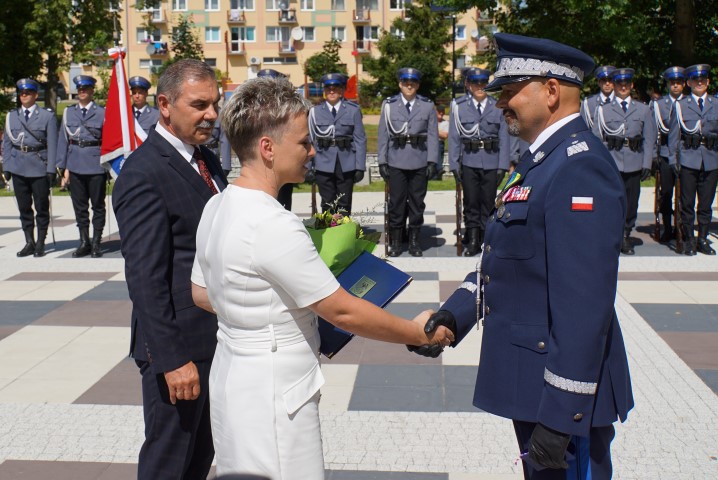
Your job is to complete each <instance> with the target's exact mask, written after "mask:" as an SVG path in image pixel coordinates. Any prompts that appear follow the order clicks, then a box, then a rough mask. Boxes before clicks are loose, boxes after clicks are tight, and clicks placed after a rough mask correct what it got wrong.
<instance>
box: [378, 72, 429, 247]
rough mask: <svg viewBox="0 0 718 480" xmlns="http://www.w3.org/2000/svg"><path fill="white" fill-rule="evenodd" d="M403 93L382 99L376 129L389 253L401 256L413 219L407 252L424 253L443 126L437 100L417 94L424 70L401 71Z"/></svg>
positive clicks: (399, 73) (400, 88) (399, 77)
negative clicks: (429, 191)
mask: <svg viewBox="0 0 718 480" xmlns="http://www.w3.org/2000/svg"><path fill="white" fill-rule="evenodd" d="M397 77H398V79H399V90H400V93H399V94H397V95H394V96H393V97H390V98H388V99H386V100H385V101H384V103H383V104H382V106H381V118H380V120H379V129H378V132H377V150H378V154H379V155H378V156H379V173H380V174H381V176H382V178H383V179H384V181H385V182H387V183H388V185H389V192H390V195H389V206H388V210H389V228H390V230H391V232H390V233H391V235H390V237H389V238H390V245H389V255H390V256H392V257H396V256H399V255H401V240H402V233H403V230H404V226H405V225H406V220H407V217H408V219H409V253H410V254H411V255H413V256H415V257H420V256H422V252H421V246H420V245H419V229H420V228H421V225H423V223H424V208H425V207H426V205H425V204H424V197H426V185H427V180H428V179H429V178H431V177H433V176H434V174H435V173H436V169H437V165H436V151H437V150H438V148H439V127H438V123H437V120H436V111H435V110H434V102H432V101H431V100H429V99H428V98H425V97H422V96H421V95H417V91H418V89H419V82H420V81H421V72H420V71H419V70H417V69H416V68H401V69H399V71H398V72H397Z"/></svg>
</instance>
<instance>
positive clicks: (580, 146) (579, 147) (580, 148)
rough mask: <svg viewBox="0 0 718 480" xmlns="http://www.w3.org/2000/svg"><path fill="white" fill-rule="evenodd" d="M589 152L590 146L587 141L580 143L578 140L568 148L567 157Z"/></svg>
mask: <svg viewBox="0 0 718 480" xmlns="http://www.w3.org/2000/svg"><path fill="white" fill-rule="evenodd" d="M587 151H588V144H587V143H586V142H585V141H583V142H579V141H577V140H574V141H573V142H572V143H571V145H569V146H568V147H566V155H567V156H569V157H570V156H572V155H576V154H577V153H581V152H587Z"/></svg>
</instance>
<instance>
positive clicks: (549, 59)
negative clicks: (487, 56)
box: [411, 33, 633, 480]
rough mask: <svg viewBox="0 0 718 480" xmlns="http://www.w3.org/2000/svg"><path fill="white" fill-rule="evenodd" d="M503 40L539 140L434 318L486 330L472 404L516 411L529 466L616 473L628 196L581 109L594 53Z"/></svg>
mask: <svg viewBox="0 0 718 480" xmlns="http://www.w3.org/2000/svg"><path fill="white" fill-rule="evenodd" d="M495 40H496V44H497V56H498V68H497V69H496V72H495V73H494V81H493V82H492V83H490V84H489V85H488V86H487V87H486V89H487V90H489V91H490V90H496V89H499V88H501V89H502V93H501V96H500V98H499V101H498V102H497V104H496V106H497V107H498V108H501V109H503V111H504V115H505V117H506V121H507V123H508V127H509V133H510V134H517V135H519V136H520V137H521V138H523V139H524V140H526V141H528V142H529V143H530V147H529V150H528V151H527V152H526V153H525V154H524V156H523V158H522V159H521V161H520V163H519V165H518V166H517V167H516V170H515V171H514V173H513V174H512V175H511V177H510V178H509V180H508V181H507V184H506V186H505V187H504V189H503V190H502V191H501V192H500V193H499V195H498V196H497V197H496V203H495V208H494V210H492V212H491V216H490V217H489V223H488V224H487V227H486V236H485V239H484V242H485V243H484V248H483V251H482V253H481V257H480V260H479V263H478V265H477V271H475V272H472V273H470V274H469V275H468V276H467V277H466V278H465V279H464V282H463V283H462V284H461V285H460V286H459V288H458V289H457V290H456V291H455V292H454V294H453V295H451V297H449V299H448V300H447V301H446V303H444V304H443V306H442V307H441V309H440V310H439V311H438V312H436V313H435V314H433V315H432V316H431V317H430V319H429V322H427V324H426V327H425V328H426V329H427V330H428V331H431V330H432V329H433V328H435V327H436V326H438V325H445V326H449V327H450V328H452V329H453V330H454V331H455V333H456V339H457V340H456V343H459V342H460V341H461V340H462V339H463V338H465V337H466V335H467V334H468V333H469V332H470V330H471V329H472V328H474V325H477V324H478V325H479V328H480V329H481V330H482V331H483V340H482V344H481V345H482V346H481V358H480V362H479V370H478V374H477V380H476V389H475V391H474V405H475V406H476V407H478V408H480V409H482V410H484V411H486V412H489V413H493V414H495V415H499V416H502V417H505V418H510V419H512V420H513V424H514V430H515V433H516V437H517V439H518V444H519V449H520V452H527V455H525V456H523V455H522V458H523V459H524V463H523V468H524V478H526V479H531V480H537V479H541V480H554V479H556V480H559V479H560V480H564V479H566V478H580V479H587V478H590V479H593V480H605V479H609V478H611V473H612V466H611V454H610V444H611V441H612V440H613V437H614V427H613V423H614V422H615V421H616V420H617V418H620V419H621V420H625V419H626V416H627V414H628V411H629V410H630V409H631V408H632V407H633V395H632V390H631V380H630V375H629V371H628V362H627V358H626V351H625V348H624V343H623V338H622V334H621V327H620V326H619V323H618V319H617V316H616V311H615V309H614V300H615V297H616V283H617V277H618V261H619V256H620V247H621V238H622V233H623V219H624V216H625V213H626V195H625V191H624V187H623V182H622V180H621V175H620V173H619V172H618V168H617V167H616V164H615V162H614V161H613V159H612V157H611V155H610V154H609V152H608V151H607V149H606V147H605V146H604V145H603V144H602V142H601V141H600V140H599V139H598V138H596V136H595V135H593V134H592V133H591V131H590V130H589V128H588V126H587V125H586V123H585V122H584V120H583V119H582V118H581V116H580V114H579V105H580V89H581V85H582V82H583V79H584V77H585V75H589V74H590V72H591V71H592V70H593V65H594V64H593V60H592V59H591V58H590V57H589V56H588V55H586V54H584V53H583V52H581V51H579V50H576V49H574V48H572V47H568V46H566V45H562V44H559V43H557V42H554V41H551V40H545V39H537V38H529V37H523V36H520V35H511V34H505V33H497V34H496V35H495ZM477 305H478V308H477ZM440 348H441V347H430V346H423V347H413V348H411V349H412V350H416V351H417V353H420V354H423V355H428V356H434V355H438V354H439V353H440V351H441V350H440ZM567 452H568V453H570V454H571V456H569V455H567ZM536 466H539V468H536ZM542 467H548V468H546V469H541V468H542ZM566 468H569V469H570V471H569V472H567V471H566V470H565V469H566Z"/></svg>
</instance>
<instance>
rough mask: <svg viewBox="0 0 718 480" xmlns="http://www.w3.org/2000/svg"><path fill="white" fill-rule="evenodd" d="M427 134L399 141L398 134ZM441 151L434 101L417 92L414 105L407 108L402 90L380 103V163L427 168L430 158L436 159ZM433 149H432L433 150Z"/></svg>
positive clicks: (378, 136) (378, 144)
mask: <svg viewBox="0 0 718 480" xmlns="http://www.w3.org/2000/svg"><path fill="white" fill-rule="evenodd" d="M402 135H403V136H406V135H409V136H415V137H416V136H418V137H422V138H425V140H419V141H418V142H415V143H409V141H407V142H401V141H397V139H398V137H399V136H402ZM438 151H439V122H438V120H437V119H436V109H435V108H434V102H432V101H431V100H429V99H428V98H426V97H422V96H420V95H417V96H416V97H415V98H414V102H413V105H412V108H411V114H409V113H408V112H407V111H406V107H405V106H404V102H403V100H402V99H401V94H397V95H394V96H393V97H390V98H388V99H387V100H385V101H384V103H382V105H381V118H380V119H379V128H378V131H377V153H378V162H379V164H382V163H388V164H389V166H391V167H395V168H400V169H403V170H417V169H419V168H424V167H426V165H427V164H428V163H429V162H433V163H436V160H437V158H436V152H438ZM430 152H431V153H430Z"/></svg>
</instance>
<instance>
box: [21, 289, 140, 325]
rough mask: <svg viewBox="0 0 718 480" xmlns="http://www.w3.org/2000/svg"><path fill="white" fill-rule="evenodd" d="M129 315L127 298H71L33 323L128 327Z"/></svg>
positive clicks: (130, 305) (130, 306)
mask: <svg viewBox="0 0 718 480" xmlns="http://www.w3.org/2000/svg"><path fill="white" fill-rule="evenodd" d="M113 283H115V282H113ZM131 315H132V302H130V301H129V300H106V301H101V300H72V301H69V302H66V303H64V304H62V305H61V306H60V307H59V308H56V309H55V310H53V311H52V312H49V313H48V314H46V315H44V316H42V317H41V318H39V319H37V321H35V322H33V325H59V326H78V327H129V326H130V317H131Z"/></svg>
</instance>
